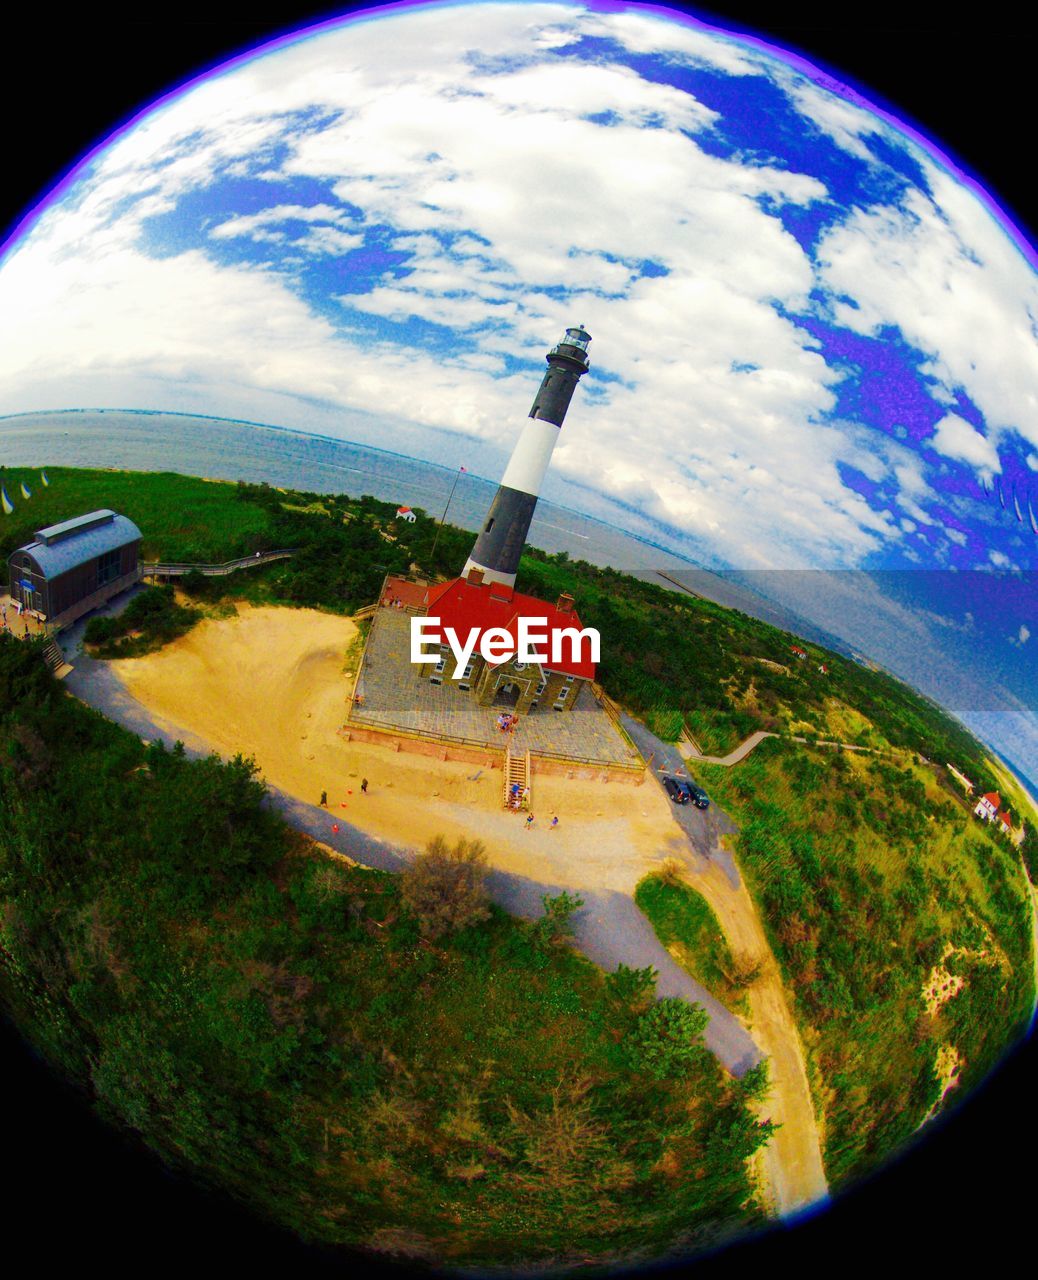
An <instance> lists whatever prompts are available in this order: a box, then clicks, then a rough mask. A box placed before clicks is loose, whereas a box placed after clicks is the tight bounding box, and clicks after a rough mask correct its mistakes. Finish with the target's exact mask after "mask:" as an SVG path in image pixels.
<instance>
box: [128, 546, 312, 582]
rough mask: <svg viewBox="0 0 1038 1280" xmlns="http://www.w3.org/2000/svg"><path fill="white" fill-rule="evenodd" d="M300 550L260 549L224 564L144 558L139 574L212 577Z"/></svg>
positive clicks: (290, 554) (292, 548) (147, 575)
mask: <svg viewBox="0 0 1038 1280" xmlns="http://www.w3.org/2000/svg"><path fill="white" fill-rule="evenodd" d="M299 550H300V548H299V547H283V548H281V549H280V550H278V551H261V552H260V553H259V555H251V556H241V557H240V558H239V559H237V560H228V561H226V562H225V563H224V564H190V563H187V562H182V561H161V560H145V561H143V562H142V564H141V576H142V577H151V576H153V575H154V576H157V575H160V574H161V575H166V576H169V577H177V576H180V575H183V574H187V573H201V574H203V575H204V576H205V577H209V578H214V577H219V576H221V575H224V574H228V573H233V572H234V571H235V570H236V569H248V568H251V567H252V566H254V565H259V564H270V563H271V562H272V561H274V560H287V559H288V558H289V557H290V556H294V555H295V554H296V553H297V552H298V551H299Z"/></svg>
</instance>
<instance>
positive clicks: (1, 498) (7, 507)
mask: <svg viewBox="0 0 1038 1280" xmlns="http://www.w3.org/2000/svg"><path fill="white" fill-rule="evenodd" d="M0 505H2V506H3V509H4V515H5V516H9V515H10V514H11V512H12V511H14V507H13V506H12V505H11V499H10V498H9V497H8V496H7V490H6V489H5V488H4V487H3V485H0Z"/></svg>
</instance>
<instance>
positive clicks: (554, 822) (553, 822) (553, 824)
mask: <svg viewBox="0 0 1038 1280" xmlns="http://www.w3.org/2000/svg"><path fill="white" fill-rule="evenodd" d="M558 825H559V815H558V814H556V815H555V817H554V818H552V820H551V826H550V827H549V828H548V830H549V831H554V830H555V828H556V827H557V826H558Z"/></svg>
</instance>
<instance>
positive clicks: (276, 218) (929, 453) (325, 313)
mask: <svg viewBox="0 0 1038 1280" xmlns="http://www.w3.org/2000/svg"><path fill="white" fill-rule="evenodd" d="M1036 317H1038V281H1036V277H1035V272H1034V270H1033V268H1032V267H1031V265H1030V263H1029V262H1028V261H1027V259H1026V258H1025V257H1024V255H1023V253H1022V252H1021V250H1020V248H1019V246H1018V244H1017V243H1016V242H1015V241H1014V239H1013V237H1012V236H1011V235H1010V234H1009V232H1008V230H1007V228H1006V227H1005V226H1003V225H1002V224H1001V223H1000V222H999V221H998V220H997V218H996V217H995V216H994V214H993V213H992V211H991V208H990V206H989V205H988V204H987V203H985V202H984V201H982V200H981V199H979V198H978V196H977V195H976V193H975V192H974V191H972V190H970V189H969V188H968V187H967V186H965V185H964V184H963V183H962V182H961V181H960V180H959V178H958V177H957V176H956V175H955V174H954V172H952V171H951V170H950V168H949V167H948V165H947V164H946V163H944V161H943V160H942V158H941V157H940V156H939V155H937V154H936V153H934V152H932V151H928V150H926V149H924V148H923V146H921V145H920V144H919V143H918V142H917V141H915V140H914V139H912V138H911V137H909V136H908V135H907V134H905V133H904V132H902V131H900V130H899V129H897V128H896V127H894V126H893V125H892V124H891V123H890V122H889V121H888V120H887V119H885V118H883V117H881V116H880V115H879V114H878V113H876V112H873V111H871V110H869V109H868V107H867V106H866V105H865V104H863V103H862V102H861V101H859V100H854V101H851V100H848V99H847V98H844V97H840V96H838V95H837V94H836V93H834V92H832V91H830V89H828V88H826V87H823V85H821V84H819V83H817V82H816V80H815V79H814V78H812V77H811V76H809V75H806V74H805V73H804V71H803V69H802V68H799V67H796V66H794V65H792V63H787V62H783V61H781V60H779V59H777V58H774V57H772V56H770V55H768V54H767V53H765V52H763V51H762V50H760V49H759V48H756V47H753V46H751V45H750V44H747V43H744V42H740V41H738V40H736V39H727V38H722V37H720V36H718V35H716V34H714V33H711V32H709V31H706V30H704V29H701V28H699V27H697V26H695V25H694V24H691V23H687V22H670V21H666V20H663V19H661V18H660V17H659V15H658V14H657V13H653V12H650V11H647V10H639V9H638V8H637V7H634V6H632V7H629V8H626V9H619V8H612V7H611V8H610V9H609V10H608V11H605V12H597V11H594V10H590V9H586V8H584V7H583V6H581V5H579V4H569V3H563V4H537V3H524V4H508V3H493V4H483V5H471V4H470V5H431V6H424V7H419V8H409V9H402V10H399V11H397V12H390V13H388V14H386V15H385V16H382V17H379V18H376V19H373V20H359V21H358V20H353V21H347V22H345V23H344V24H342V25H341V26H338V27H333V28H330V29H327V30H324V31H322V32H319V33H317V34H314V35H312V36H309V37H306V38H301V39H299V40H297V41H294V42H288V43H286V44H284V45H282V46H281V47H279V48H277V49H275V50H274V51H272V52H269V53H267V54H265V55H262V54H261V55H259V56H257V57H253V58H251V59H249V60H246V61H245V62H243V63H241V64H239V65H237V66H235V67H234V68H233V69H231V70H229V71H227V72H226V73H224V74H222V75H217V76H213V77H210V78H209V79H208V80H207V81H205V82H203V83H200V84H199V85H197V86H195V87H193V88H190V89H189V90H187V91H186V92H184V93H182V94H180V95H179V96H176V97H174V98H173V99H172V100H171V101H170V102H169V103H167V104H166V105H165V106H164V107H163V108H162V109H161V110H159V111H156V112H153V113H152V114H151V115H149V116H146V117H145V118H143V119H142V120H141V121H139V122H138V123H137V124H136V125H135V126H134V127H133V128H131V129H130V130H129V131H127V132H126V133H124V134H123V135H122V136H121V137H120V138H118V139H116V140H115V142H114V143H113V144H112V145H111V146H110V147H108V148H107V149H103V150H102V151H101V152H100V153H98V154H97V155H96V156H95V157H94V158H93V159H92V160H91V161H90V162H89V164H87V165H86V166H85V167H84V168H83V169H82V170H81V172H80V173H79V174H78V175H77V179H76V181H74V182H73V184H72V185H71V187H70V188H69V189H68V191H67V192H66V193H65V194H64V196H63V198H62V199H61V200H59V201H57V202H55V203H53V204H52V205H51V206H50V207H49V208H48V209H46V210H45V211H43V212H42V213H41V216H40V217H39V218H38V219H37V221H36V222H35V224H34V225H32V226H30V228H29V229H28V232H27V234H25V235H23V237H22V239H21V240H20V241H19V242H18V243H16V244H13V245H9V246H7V247H6V249H5V252H4V254H3V257H2V258H0V413H14V412H19V411H23V410H31V409H43V408H47V409H53V408H62V407H73V406H98V405H106V406H112V407H115V406H124V407H134V408H153V409H175V410H182V411H193V412H200V413H211V414H216V415H222V416H227V417H233V418H245V419H250V420H258V421H267V422H272V423H276V424H280V425H286V426H292V427H298V428H302V429H312V430H317V431H321V432H324V433H326V434H330V435H340V436H343V437H345V438H353V439H359V440H362V441H367V442H369V443H375V444H382V445H389V447H398V448H402V449H403V451H404V452H414V453H417V454H419V455H421V456H424V457H428V458H431V459H433V460H446V461H450V462H466V463H467V464H468V465H470V466H471V467H472V469H474V470H478V471H481V472H482V473H484V474H494V473H495V469H498V468H499V467H500V465H501V463H502V461H503V459H504V458H505V457H506V455H507V451H508V449H509V447H510V444H511V441H512V440H513V439H514V436H515V433H516V430H517V428H518V425H519V424H520V423H521V421H522V418H523V417H524V416H525V414H526V412H527V410H528V408H529V403H530V400H531V397H532V392H533V390H534V389H535V386H536V381H537V378H538V374H539V370H540V369H541V368H543V364H542V361H543V353H544V351H545V349H546V348H547V346H549V345H550V344H551V343H552V342H554V341H555V340H556V338H557V336H558V334H559V333H560V332H561V330H562V328H563V327H565V325H567V324H569V323H573V322H582V323H584V324H586V325H587V327H588V329H589V330H590V332H591V333H592V335H593V338H594V342H593V344H592V348H591V357H592V372H591V375H590V376H589V377H588V378H587V379H585V380H584V384H582V386H581V391H580V395H579V396H578V398H577V400H576V402H575V403H574V406H573V409H572V411H571V414H570V417H569V419H568V420H567V424H566V428H565V431H564V433H563V437H562V440H561V442H560V446H559V448H558V450H557V451H556V455H555V459H554V461H553V467H552V473H551V486H552V487H551V488H550V489H549V493H551V494H552V495H553V496H557V497H559V498H562V499H563V500H566V501H569V502H570V504H571V505H579V502H576V501H574V495H577V496H578V497H579V498H580V500H581V501H582V502H583V505H584V506H585V507H586V508H587V509H589V510H592V511H594V512H595V513H597V514H601V515H605V516H606V517H607V518H611V519H614V520H616V521H617V522H618V523H621V524H623V523H626V524H627V525H628V526H629V527H630V528H631V529H632V530H633V531H634V532H638V533H643V534H649V535H650V536H653V537H655V538H657V539H663V540H666V541H667V542H668V543H669V544H670V545H674V546H675V547H677V548H678V549H680V550H683V551H684V552H685V553H686V554H689V555H691V556H693V557H694V558H696V559H697V560H699V561H701V562H703V563H706V564H708V565H714V566H718V567H720V566H734V567H737V568H746V569H752V570H758V569H760V570H769V569H786V568H799V569H806V568H814V569H824V570H833V571H843V570H847V569H869V570H879V569H882V570H898V569H910V568H911V569H938V570H954V571H956V572H960V573H963V572H972V571H979V570H988V571H992V572H999V573H1003V574H1008V575H1009V576H1010V578H1012V577H1013V576H1014V575H1016V576H1018V577H1019V578H1020V581H1021V582H1023V583H1025V584H1026V583H1029V582H1030V581H1031V579H1030V578H1029V577H1028V576H1027V575H1028V573H1029V571H1030V570H1032V569H1033V566H1034V548H1035V546H1036V545H1038V538H1036V537H1035V536H1034V534H1033V533H1032V532H1031V529H1030V527H1029V524H1028V523H1027V522H1026V521H1027V508H1026V503H1027V498H1028V495H1029V493H1031V492H1032V491H1033V492H1034V495H1035V496H1034V498H1033V500H1032V501H1033V502H1034V503H1036V504H1038V412H1036V410H1038V392H1036V388H1038V338H1036V334H1038V320H1036ZM996 480H998V481H999V482H1000V483H1001V484H1002V485H1003V488H1004V492H1005V495H1006V497H1007V500H1008V501H1009V502H1010V505H1011V503H1012V494H1013V492H1014V490H1015V492H1016V493H1017V495H1018V497H1019V500H1020V501H1021V502H1022V504H1023V515H1024V521H1025V522H1024V523H1020V522H1018V521H1017V520H1016V519H1015V516H1014V514H1013V513H1012V512H1011V511H1009V512H1007V511H1005V510H1003V509H1002V507H1001V505H1000V504H999V503H998V502H997V500H996V499H994V498H992V497H990V496H988V495H987V494H986V492H985V488H986V485H988V484H990V483H993V482H995V481H996ZM956 585H957V584H956ZM953 595H954V593H950V594H949V595H948V597H947V600H946V601H945V605H944V606H940V605H939V603H937V602H935V607H934V609H933V610H931V611H932V612H934V613H935V614H940V613H941V612H942V607H943V608H944V610H945V612H944V614H943V615H942V616H946V619H948V620H949V622H948V625H943V624H938V623H934V624H933V625H934V626H935V627H936V628H937V631H936V632H935V634H938V635H940V636H942V637H943V640H942V643H943V644H946V645H949V646H951V640H952V638H953V637H955V636H958V635H960V634H961V633H960V632H958V631H956V630H955V626H956V625H958V624H959V623H961V622H962V619H961V618H959V617H958V616H957V614H956V610H958V611H959V613H961V612H962V609H961V608H960V604H959V603H957V602H956V601H955V600H954V599H953ZM1031 602H1032V597H1031V596H1028V595H1027V594H1026V593H1025V596H1024V598H1023V599H1022V600H1021V602H1020V604H1019V605H1014V606H1013V608H1012V609H1010V608H1009V606H1008V605H1007V604H1005V603H1003V596H1002V595H997V594H996V596H995V598H994V600H993V601H990V602H989V604H988V605H987V606H985V607H986V609H989V610H994V611H995V613H994V614H993V615H992V616H996V615H997V617H998V625H997V626H995V627H994V628H993V629H992V630H991V634H990V635H989V634H988V633H987V631H985V633H984V638H983V639H982V640H981V638H980V636H979V633H978V634H977V635H975V636H974V637H973V640H974V646H975V647H976V645H981V644H982V645H983V647H984V651H985V653H986V654H987V660H988V665H989V666H990V667H991V668H992V669H996V668H997V669H998V670H1000V671H1002V670H1003V668H1004V672H1005V674H1004V677H1003V678H1004V679H1005V680H1006V681H1009V682H1011V683H1014V684H1018V682H1019V679H1020V673H1021V670H1022V668H1021V665H1020V664H1021V662H1022V660H1023V657H1024V656H1025V655H1028V654H1030V653H1031V652H1033V647H1032V648H1028V646H1029V645H1031V646H1033V643H1034V642H1032V641H1031V640H1030V629H1031V628H1029V627H1028V625H1027V621H1026V618H1024V617H1021V618H1019V619H1018V618H1017V617H1016V613H1017V612H1019V611H1020V610H1023V611H1024V613H1026V612H1027V610H1028V609H1029V608H1030V604H1031ZM895 603H896V602H895ZM985 616H987V614H985ZM978 626H979V624H978ZM1021 627H1023V628H1024V630H1025V631H1027V632H1028V634H1027V635H1026V636H1024V637H1023V638H1022V639H1021V635H1022V632H1021V630H1020V628H1021ZM1000 628H1001V629H1000ZM1000 636H1001V638H999V637H1000ZM1036 641H1038V638H1036ZM951 651H952V649H951V647H949V648H948V652H949V654H950V653H951ZM956 660H958V659H956ZM975 674H976V673H975ZM1009 692H1010V693H1011V694H1012V696H1016V694H1015V693H1013V692H1012V690H1010V691H1009ZM1032 692H1033V690H1032ZM1028 697H1030V694H1029V695H1028ZM1035 743H1036V746H1035V751H1036V756H1038V732H1036V735H1035Z"/></svg>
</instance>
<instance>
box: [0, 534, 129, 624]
mask: <svg viewBox="0 0 1038 1280" xmlns="http://www.w3.org/2000/svg"><path fill="white" fill-rule="evenodd" d="M35 537H36V540H35V541H34V542H30V543H29V544H28V545H27V546H24V547H19V548H18V550H17V551H15V552H14V554H13V555H12V556H11V557H10V559H9V560H8V562H7V563H8V568H9V569H10V589H11V599H12V600H20V601H21V602H22V605H23V606H24V607H25V608H26V609H33V610H35V611H36V612H37V613H39V614H42V616H43V617H44V619H45V620H46V622H47V624H48V625H49V626H51V627H62V626H66V625H67V624H68V623H70V622H74V621H75V620H76V619H77V618H81V617H82V616H83V614H85V613H89V612H90V610H91V609H97V608H100V606H101V605H103V604H106V603H107V602H108V601H109V600H111V598H112V597H113V596H116V595H118V594H119V592H120V591H125V590H126V588H127V587H131V586H133V584H134V583H135V582H137V581H138V580H139V578H140V565H139V563H138V561H139V559H140V546H141V531H140V529H138V528H137V526H136V525H135V524H134V523H133V521H132V520H128V519H127V518H126V517H125V516H120V515H117V514H116V512H114V511H108V510H104V511H91V512H89V514H87V515H85V516H76V518H75V519H74V520H65V521H63V522H62V523H61V524H52V525H51V526H50V528H48V529H39V530H37V532H36V535H35Z"/></svg>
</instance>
